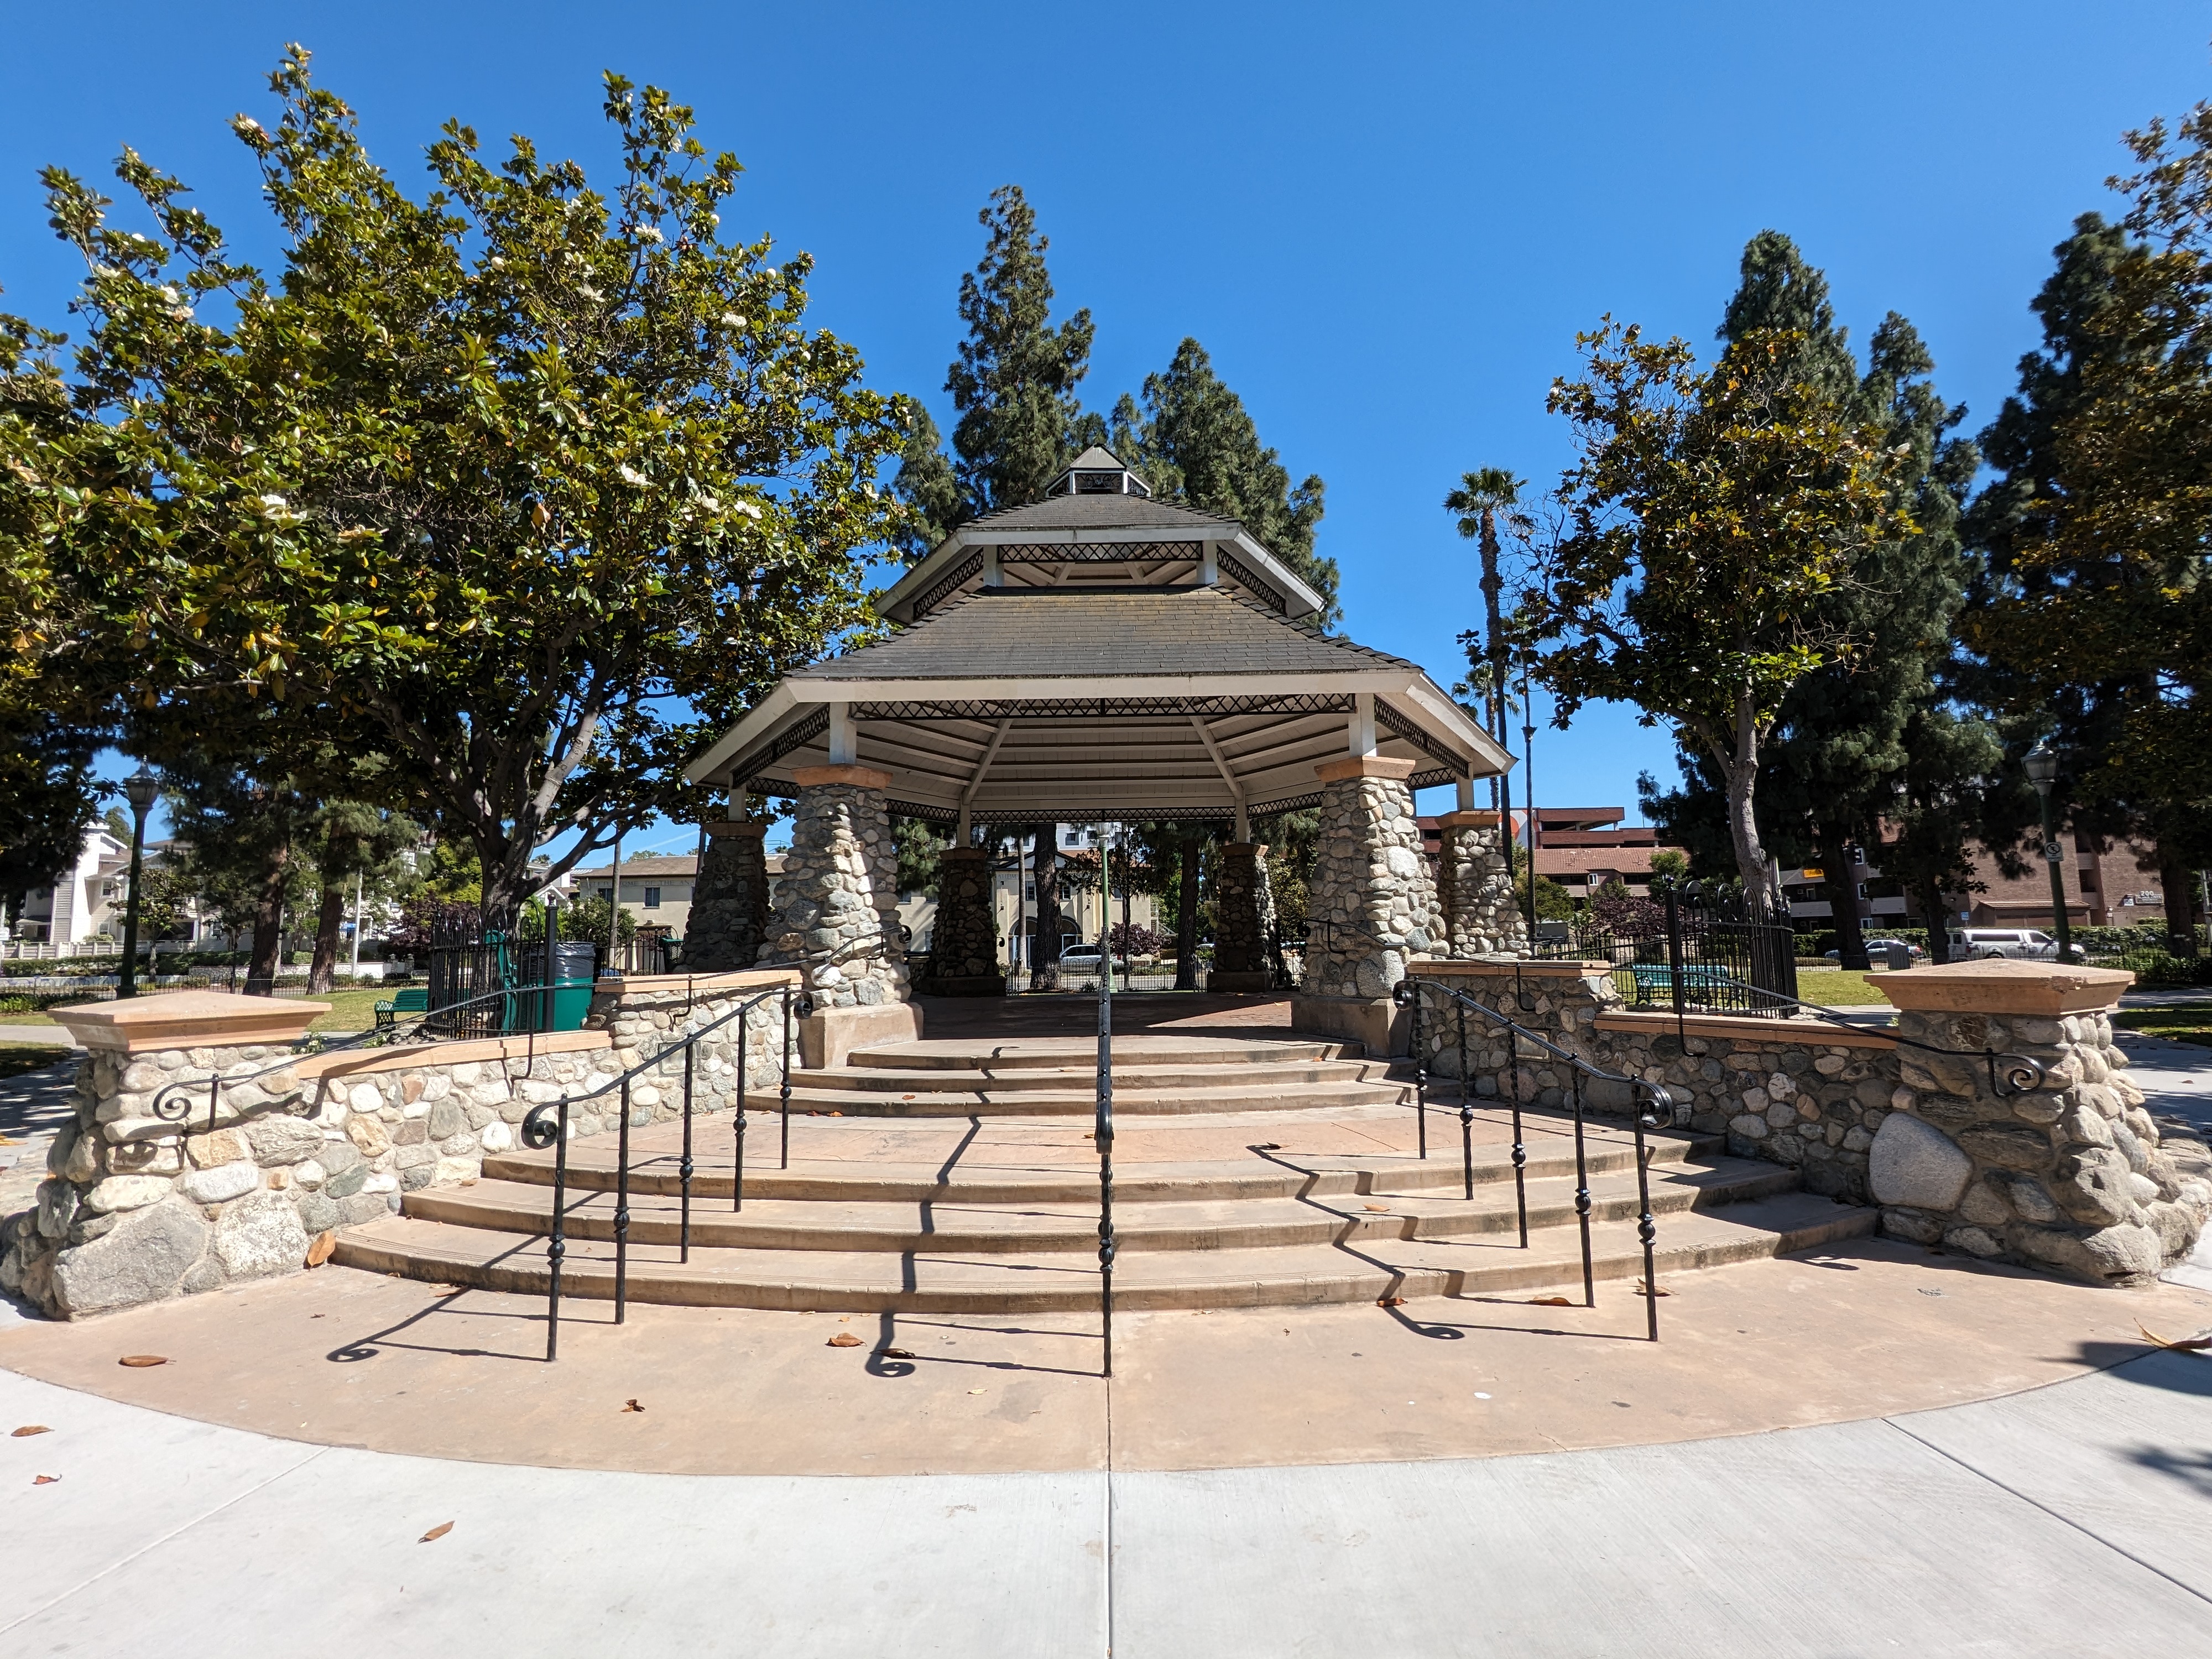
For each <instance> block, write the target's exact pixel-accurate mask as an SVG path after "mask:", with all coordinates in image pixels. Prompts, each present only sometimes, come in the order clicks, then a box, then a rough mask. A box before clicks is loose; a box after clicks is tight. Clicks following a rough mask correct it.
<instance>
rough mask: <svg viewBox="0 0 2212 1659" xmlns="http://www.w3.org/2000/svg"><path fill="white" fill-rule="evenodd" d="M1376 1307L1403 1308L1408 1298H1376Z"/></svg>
mask: <svg viewBox="0 0 2212 1659" xmlns="http://www.w3.org/2000/svg"><path fill="white" fill-rule="evenodd" d="M1375 1305H1376V1307H1378V1308H1402V1307H1404V1306H1405V1305H1406V1298H1405V1297H1402V1296H1378V1297H1376V1298H1375ZM1283 1334H1284V1335H1285V1336H1288V1335H1289V1334H1290V1333H1289V1332H1288V1331H1285V1332H1284V1333H1283Z"/></svg>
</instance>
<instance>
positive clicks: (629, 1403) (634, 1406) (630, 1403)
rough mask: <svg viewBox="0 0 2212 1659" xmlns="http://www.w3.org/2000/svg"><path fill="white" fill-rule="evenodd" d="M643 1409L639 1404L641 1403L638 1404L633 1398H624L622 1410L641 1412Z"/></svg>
mask: <svg viewBox="0 0 2212 1659" xmlns="http://www.w3.org/2000/svg"><path fill="white" fill-rule="evenodd" d="M644 1409H645V1407H642V1406H641V1405H639V1404H638V1403H637V1401H635V1400H625V1401H623V1411H626V1412H642V1411H643V1410H644Z"/></svg>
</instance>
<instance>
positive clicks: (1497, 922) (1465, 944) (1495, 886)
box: [1437, 811, 1528, 957]
mask: <svg viewBox="0 0 2212 1659" xmlns="http://www.w3.org/2000/svg"><path fill="white" fill-rule="evenodd" d="M1437 828H1438V829H1440V830H1441V831H1442V832H1443V854H1442V855H1441V856H1440V857H1439V858H1438V859H1437V901H1438V903H1439V904H1440V906H1441V908H1443V917H1444V929H1445V935H1446V939H1447V945H1446V950H1445V954H1446V955H1448V956H1452V957H1486V956H1500V955H1510V954H1512V953H1514V952H1516V951H1525V950H1527V949H1528V924H1527V923H1526V922H1525V921H1522V916H1521V908H1520V906H1519V905H1517V904H1516V903H1515V902H1514V898H1513V883H1512V879H1511V878H1510V876H1509V875H1508V874H1507V872H1506V865H1505V855H1504V850H1503V848H1504V844H1503V842H1502V841H1501V840H1500V838H1499V836H1498V814H1497V813H1495V812H1472V811H1467V812H1447V813H1445V814H1444V816H1443V817H1441V818H1438V819H1437Z"/></svg>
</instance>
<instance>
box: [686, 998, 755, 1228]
mask: <svg viewBox="0 0 2212 1659" xmlns="http://www.w3.org/2000/svg"><path fill="white" fill-rule="evenodd" d="M738 1021H739V1024H740V1025H741V1026H742V1024H743V1022H744V1016H743V1015H740V1016H738ZM738 1036H741V1037H742V1036H744V1031H743V1030H739V1032H738ZM698 1050H699V1045H698V1042H697V1041H696V1039H695V1040H693V1041H692V1042H687V1043H685V1044H684V1162H683V1163H682V1164H678V1166H677V1175H678V1179H680V1180H681V1181H682V1182H683V1183H684V1198H683V1219H682V1221H681V1222H680V1223H679V1224H678V1232H677V1257H676V1259H677V1260H678V1261H690V1259H691V1060H692V1056H693V1055H694V1054H697V1053H698Z"/></svg>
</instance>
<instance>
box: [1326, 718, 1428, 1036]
mask: <svg viewBox="0 0 2212 1659" xmlns="http://www.w3.org/2000/svg"><path fill="white" fill-rule="evenodd" d="M1414 765H1415V763H1413V762H1412V761H1409V760H1394V759H1391V758H1389V757H1385V756H1382V755H1371V754H1370V755H1346V756H1345V757H1342V758H1340V759H1338V760H1333V761H1324V762H1323V763H1322V764H1321V765H1319V766H1318V767H1316V768H1315V769H1314V770H1315V775H1316V776H1317V777H1318V778H1320V780H1321V783H1322V798H1321V845H1320V853H1319V856H1318V858H1317V859H1316V860H1315V865H1314V873H1313V879H1312V882H1311V884H1310V900H1309V902H1308V909H1307V914H1308V916H1309V919H1310V932H1309V934H1308V937H1307V943H1306V967H1305V974H1304V987H1303V988H1302V989H1301V991H1300V992H1299V994H1298V995H1297V996H1296V997H1295V998H1293V999H1292V1000H1291V1024H1293V1025H1294V1026H1296V1027H1297V1029H1298V1030H1301V1031H1313V1032H1318V1033H1322V1034H1324V1035H1328V1036H1344V1037H1350V1038H1352V1039H1354V1040H1356V1041H1358V1042H1362V1043H1364V1044H1365V1045H1366V1047H1367V1051H1368V1052H1369V1053H1370V1054H1401V1053H1403V1052H1404V1051H1405V1046H1406V1038H1407V1017H1406V1016H1405V1014H1404V1013H1403V1012H1401V1011H1399V1010H1397V1009H1395V1008H1393V1007H1392V1006H1391V1003H1390V992H1391V988H1392V987H1394V986H1395V985H1396V984H1397V983H1398V981H1400V980H1401V979H1403V978H1405V976H1406V958H1407V957H1408V956H1409V955H1419V954H1425V953H1427V952H1430V951H1435V950H1436V949H1437V947H1438V945H1440V944H1441V943H1442V942H1443V915H1442V913H1441V912H1440V911H1439V909H1438V908H1437V888H1436V878H1435V876H1434V874H1433V873H1432V872H1431V870H1430V867H1429V860H1428V856H1427V854H1425V852H1424V851H1423V850H1422V847H1421V831H1420V827H1419V825H1418V824H1417V823H1415V822H1414V821H1413V791H1412V790H1411V789H1409V788H1407V784H1406V781H1407V779H1408V778H1410V777H1411V776H1413V769H1414Z"/></svg>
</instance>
